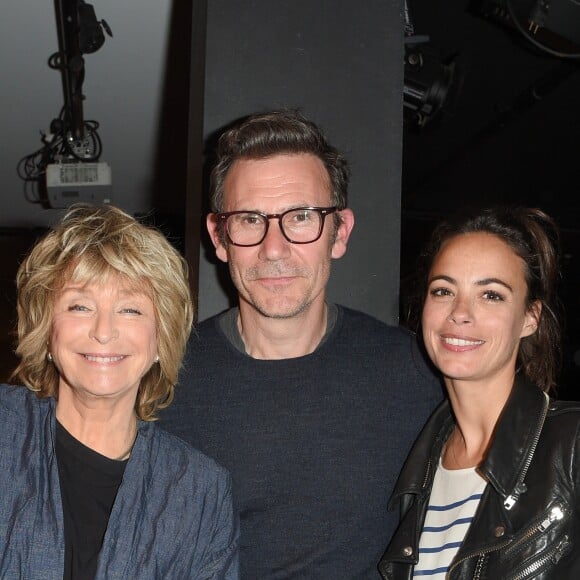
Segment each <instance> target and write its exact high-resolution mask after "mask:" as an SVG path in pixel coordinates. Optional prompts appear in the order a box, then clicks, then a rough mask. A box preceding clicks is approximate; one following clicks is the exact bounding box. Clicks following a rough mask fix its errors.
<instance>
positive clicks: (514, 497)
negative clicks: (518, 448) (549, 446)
mask: <svg viewBox="0 0 580 580" xmlns="http://www.w3.org/2000/svg"><path fill="white" fill-rule="evenodd" d="M544 397H545V402H544V408H543V411H542V418H541V420H540V423H539V424H538V428H537V429H536V433H535V435H534V439H533V441H532V445H531V447H530V451H529V453H528V456H527V457H526V461H525V463H524V468H523V469H522V471H521V472H520V476H519V477H518V481H517V483H516V486H515V487H514V489H513V490H512V492H511V493H510V495H508V496H507V497H506V498H505V500H504V502H503V507H504V508H505V509H506V510H508V511H509V510H511V509H512V508H513V507H514V505H515V504H516V502H517V501H518V499H520V496H521V495H522V493H525V492H526V490H527V486H526V484H525V483H524V479H525V478H526V475H527V473H528V469H529V468H530V465H531V463H532V459H533V457H534V453H535V452H536V447H537V445H538V441H539V440H540V435H541V433H542V429H543V428H544V421H545V420H546V415H547V414H548V406H549V404H550V397H548V395H547V394H546V393H544Z"/></svg>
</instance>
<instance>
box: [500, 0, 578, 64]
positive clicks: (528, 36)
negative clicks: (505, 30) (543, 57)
mask: <svg viewBox="0 0 580 580" xmlns="http://www.w3.org/2000/svg"><path fill="white" fill-rule="evenodd" d="M506 7H507V9H508V12H509V15H510V17H511V19H512V21H513V23H514V26H515V27H516V28H517V29H518V31H519V32H520V33H521V34H523V35H524V37H525V38H526V39H527V40H529V41H530V42H531V43H532V44H533V45H534V46H536V47H537V48H539V49H541V50H543V51H544V52H547V53H548V54H551V55H552V56H556V57H558V58H571V59H577V58H580V53H566V52H560V51H558V50H554V49H552V48H550V47H548V46H546V45H545V44H542V43H541V42H538V41H537V40H536V39H535V38H534V37H533V36H532V35H531V34H530V33H529V32H528V31H527V30H526V29H525V28H524V27H523V26H522V25H521V23H520V21H519V19H518V16H517V15H516V13H515V9H514V7H513V3H512V0H506Z"/></svg>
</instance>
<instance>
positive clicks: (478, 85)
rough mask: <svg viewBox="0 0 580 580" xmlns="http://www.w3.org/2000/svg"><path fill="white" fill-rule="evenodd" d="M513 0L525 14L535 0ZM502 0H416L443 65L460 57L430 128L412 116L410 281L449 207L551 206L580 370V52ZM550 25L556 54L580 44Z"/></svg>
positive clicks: (406, 239)
mask: <svg viewBox="0 0 580 580" xmlns="http://www.w3.org/2000/svg"><path fill="white" fill-rule="evenodd" d="M512 2H513V3H514V5H513V7H515V8H517V10H519V14H520V15H522V14H523V15H524V16H525V14H527V13H528V12H529V9H530V7H531V6H533V5H534V4H535V3H536V2H535V1H534V0H517V3H516V2H515V0H512ZM564 2H566V3H568V6H567V8H568V7H570V8H571V9H572V11H571V12H570V15H571V16H574V17H576V16H577V17H578V34H579V39H578V42H579V43H580V7H579V6H578V4H577V3H572V0H553V2H552V5H558V4H559V5H562V4H563V3H564ZM500 5H504V6H505V5H506V4H505V2H502V1H501V0H487V1H478V2H470V1H466V0H463V1H460V0H445V2H434V1H433V0H407V6H408V9H409V13H410V15H411V21H412V24H413V27H414V34H416V35H425V36H427V37H428V46H429V48H430V49H431V50H433V51H436V53H437V54H438V55H439V58H440V61H441V63H442V65H448V64H449V63H451V62H454V63H455V75H454V79H453V82H452V84H451V88H450V91H449V96H448V98H447V100H446V101H445V104H444V106H443V108H442V109H440V111H439V113H438V114H436V115H434V116H433V117H432V118H431V120H429V121H428V122H427V123H426V124H425V126H424V127H423V128H418V127H417V126H416V124H415V123H413V122H412V121H409V119H408V118H407V120H406V125H405V131H404V140H403V195H402V209H403V223H402V260H401V264H402V279H403V280H404V278H405V268H410V267H412V264H413V257H414V256H415V255H416V252H417V251H418V249H419V247H420V246H421V244H422V243H423V241H424V239H425V237H426V236H427V235H428V233H429V231H430V227H431V226H432V225H433V223H434V222H435V221H436V220H438V219H439V218H440V217H442V216H444V215H445V214H446V213H449V212H452V211H454V210H457V209H460V208H462V207H463V206H466V205H473V204H477V205H491V204H493V203H496V202H510V203H521V204H525V205H534V206H538V207H541V208H542V209H544V210H545V211H547V212H548V213H551V214H552V215H553V216H554V217H555V218H556V219H557V221H558V223H559V225H560V227H561V229H562V233H563V244H562V246H563V260H562V263H563V268H562V269H563V278H564V286H565V289H564V302H565V306H566V312H567V322H568V325H567V326H568V334H567V339H566V340H567V348H569V349H571V351H572V352H571V353H570V355H569V357H568V358H569V361H570V364H571V365H572V366H573V371H574V373H576V377H580V344H579V341H578V339H577V338H576V337H577V336H578V335H579V334H580V145H579V138H580V59H579V58H567V57H564V56H556V55H555V54H552V53H551V52H548V51H544V50H542V49H541V48H538V47H537V46H535V45H534V44H533V43H532V42H530V41H528V40H527V39H526V37H524V36H523V34H522V33H521V32H519V31H518V30H517V29H515V28H514V27H513V26H509V21H508V23H507V24H502V22H501V21H500V20H497V19H495V18H493V17H490V15H489V13H486V11H485V10H484V9H483V8H484V7H486V8H488V9H489V8H490V6H491V7H493V6H496V7H497V6H500ZM513 7H512V8H513ZM516 14H518V13H516ZM545 32H546V33H547V34H546V35H544V36H542V37H541V38H542V40H543V41H545V42H547V41H548V40H549V41H554V43H553V44H551V45H548V44H546V46H548V47H549V48H551V49H552V50H554V51H555V52H563V53H564V52H566V53H574V52H576V53H580V46H579V45H575V44H573V43H566V41H565V39H564V40H563V42H562V43H561V44H558V42H557V41H558V40H561V39H560V38H559V37H558V36H557V35H552V36H550V32H551V31H549V30H548V31H545ZM406 76H407V75H406ZM406 84H407V82H406ZM403 290H404V287H403Z"/></svg>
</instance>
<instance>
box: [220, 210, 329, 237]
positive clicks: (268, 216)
mask: <svg viewBox="0 0 580 580" xmlns="http://www.w3.org/2000/svg"><path fill="white" fill-rule="evenodd" d="M301 210H302V211H304V210H308V211H315V212H317V213H318V215H320V217H321V220H320V227H319V229H318V235H317V236H316V237H315V238H314V239H313V240H310V241H308V242H295V241H294V240H291V239H290V238H289V237H288V236H287V235H286V232H285V231H284V228H283V227H282V219H283V218H284V216H285V215H287V214H289V213H291V212H293V211H301ZM336 211H340V210H339V209H338V206H336V205H333V206H331V207H293V208H291V209H287V210H286V211H283V212H282V213H263V212H261V211H252V210H249V209H240V210H236V211H227V212H223V213H216V214H214V215H215V216H216V218H217V220H218V224H221V227H223V229H224V231H225V233H226V234H227V236H228V240H229V241H230V243H231V244H232V245H234V246H239V247H242V248H251V247H253V246H259V245H260V244H261V243H262V242H263V241H264V240H265V239H266V236H267V235H268V230H269V229H270V220H273V219H277V220H278V227H279V228H280V231H281V232H282V235H283V236H284V238H285V239H286V240H287V241H288V242H290V243H291V244H313V243H314V242H316V241H317V240H319V239H320V236H321V235H322V232H323V230H324V224H325V222H326V216H329V215H330V214H332V213H334V212H336ZM242 213H250V214H254V215H259V216H261V217H263V218H264V220H265V224H266V227H265V229H264V235H263V236H262V238H261V239H260V241H259V242H254V243H253V244H237V243H236V242H234V241H233V240H232V238H231V236H230V232H229V231H228V218H229V217H230V216H232V215H239V214H242Z"/></svg>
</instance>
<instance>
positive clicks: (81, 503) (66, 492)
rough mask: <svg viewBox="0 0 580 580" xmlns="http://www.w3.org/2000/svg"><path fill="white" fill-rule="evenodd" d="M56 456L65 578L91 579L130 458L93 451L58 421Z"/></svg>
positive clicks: (66, 579)
mask: <svg viewBox="0 0 580 580" xmlns="http://www.w3.org/2000/svg"><path fill="white" fill-rule="evenodd" d="M56 457H57V461H58V473H59V478H60V489H61V495H62V509H63V515H64V537H65V552H64V559H65V563H64V580H73V579H74V580H92V579H93V578H94V577H95V574H96V572H97V563H98V557H99V552H100V550H101V546H102V544H103V538H104V536H105V531H106V530H107V524H108V522H109V516H110V514H111V509H112V508H113V503H114V501H115V497H116V495H117V491H118V489H119V486H120V485H121V480H122V479H123V473H124V472H125V466H126V465H127V461H115V460H113V459H109V458H108V457H105V456H104V455H101V454H100V453H97V452H96V451H93V450H92V449H90V448H89V447H87V446H85V445H83V444H82V443H81V442H80V441H78V440H77V439H75V438H74V437H73V436H72V435H71V434H70V433H69V432H68V431H67V430H66V429H65V428H64V427H63V426H62V425H61V424H60V423H59V422H58V421H57V424H56Z"/></svg>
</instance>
